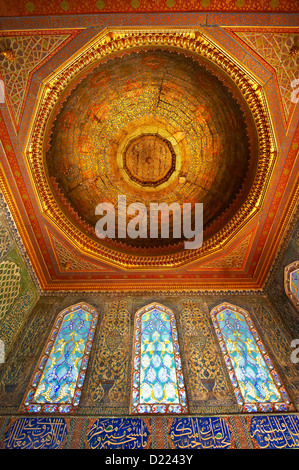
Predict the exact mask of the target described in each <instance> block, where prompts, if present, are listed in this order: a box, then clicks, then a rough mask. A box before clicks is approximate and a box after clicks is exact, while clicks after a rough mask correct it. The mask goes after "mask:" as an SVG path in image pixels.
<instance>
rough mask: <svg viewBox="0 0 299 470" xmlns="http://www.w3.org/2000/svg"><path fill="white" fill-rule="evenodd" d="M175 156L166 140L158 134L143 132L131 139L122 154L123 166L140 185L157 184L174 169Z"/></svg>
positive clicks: (162, 181) (166, 178) (164, 179)
mask: <svg viewBox="0 0 299 470" xmlns="http://www.w3.org/2000/svg"><path fill="white" fill-rule="evenodd" d="M175 162H176V156H175V153H174V150H173V148H172V145H171V143H170V142H168V140H166V139H164V138H162V137H160V136H159V135H158V134H143V135H140V136H138V137H135V138H134V139H132V140H131V141H130V142H129V143H128V145H127V147H126V149H125V151H124V155H123V167H124V169H125V171H126V172H127V174H128V175H129V177H130V178H131V179H132V180H133V181H135V182H136V183H139V184H140V185H141V186H154V187H156V186H158V185H159V184H162V183H164V181H167V180H168V178H169V177H170V176H171V174H172V173H173V171H174V169H175Z"/></svg>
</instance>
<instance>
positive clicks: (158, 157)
mask: <svg viewBox="0 0 299 470" xmlns="http://www.w3.org/2000/svg"><path fill="white" fill-rule="evenodd" d="M45 141H46V143H47V145H46V149H45V163H46V170H47V174H48V180H49V183H50V185H51V187H52V191H53V193H54V194H55V198H56V200H57V202H58V203H59V205H60V207H61V208H62V210H63V211H64V212H65V213H66V215H67V217H68V218H69V219H70V220H72V222H73V223H74V224H76V226H77V227H79V228H80V230H82V231H83V232H84V233H86V234H88V236H89V237H91V238H93V239H94V240H96V241H97V243H100V244H104V245H106V246H109V247H111V248H114V247H115V248H117V249H118V250H119V249H122V250H124V251H125V252H127V253H130V252H132V253H136V252H141V253H145V254H148V253H150V254H156V253H162V252H172V251H180V250H182V249H183V248H184V245H183V239H182V238H181V239H179V238H174V236H173V233H172V231H170V237H169V238H161V237H160V236H159V237H158V238H150V237H147V238H135V239H132V238H129V237H127V238H117V230H116V238H115V239H108V238H106V239H105V240H99V239H98V238H97V237H96V236H95V225H96V223H97V221H98V220H99V216H98V215H95V209H96V206H97V205H98V204H99V203H102V202H109V203H111V204H113V206H114V207H115V208H116V212H117V206H118V196H119V195H125V196H126V202H127V206H128V205H129V204H131V203H133V202H141V203H143V204H145V206H146V207H147V209H148V213H149V205H150V203H155V202H156V203H160V202H165V203H167V204H168V205H170V204H172V203H173V202H177V203H179V204H180V205H181V206H182V204H183V203H188V202H189V203H191V204H192V207H194V203H196V202H199V203H203V211H204V216H203V217H204V240H206V239H207V238H209V237H211V236H213V234H215V233H217V231H219V230H220V229H221V228H223V227H224V226H225V224H226V223H227V222H228V221H229V220H230V219H231V218H232V217H233V215H234V214H235V213H236V211H237V210H238V209H239V207H240V206H241V204H242V203H243V202H244V200H245V199H246V197H247V195H248V192H249V190H250V188H251V185H252V182H253V179H254V176H255V170H256V166H257V160H258V145H257V133H256V130H255V126H254V123H253V119H252V117H251V114H250V112H249V109H248V107H247V105H246V102H245V100H244V99H243V98H242V97H241V93H239V91H238V90H237V87H236V86H235V85H234V83H233V81H232V80H230V79H229V78H228V76H227V75H226V74H224V73H222V72H221V71H220V69H219V68H217V67H215V66H213V64H212V63H211V62H209V61H207V60H204V59H203V58H199V56H198V57H195V56H190V55H189V56H188V55H187V54H183V53H182V52H179V51H167V50H163V49H155V50H153V49H151V48H148V49H147V50H140V51H138V52H132V51H130V52H129V53H126V54H124V53H122V55H121V56H116V57H115V56H114V57H113V58H111V59H109V60H106V61H105V62H103V63H100V64H99V65H97V67H96V68H94V69H93V70H92V71H89V73H85V76H80V81H79V80H78V79H77V81H76V83H75V84H73V85H72V86H71V87H70V88H69V89H68V91H67V94H65V95H64V97H63V100H60V101H59V102H58V104H57V106H56V108H55V112H54V113H53V115H52V119H51V121H50V124H49V125H48V128H47V134H46V138H45ZM128 217H130V216H128ZM127 220H129V218H128V219H127ZM116 222H117V217H116ZM171 227H172V224H171V223H170V228H171ZM159 235H160V234H159Z"/></svg>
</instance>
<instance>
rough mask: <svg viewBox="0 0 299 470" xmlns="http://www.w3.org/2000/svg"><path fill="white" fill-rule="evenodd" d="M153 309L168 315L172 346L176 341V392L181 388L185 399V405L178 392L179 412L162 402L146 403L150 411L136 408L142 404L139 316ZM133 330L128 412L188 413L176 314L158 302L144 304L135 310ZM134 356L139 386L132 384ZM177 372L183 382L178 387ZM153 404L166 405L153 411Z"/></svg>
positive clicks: (160, 414) (134, 368)
mask: <svg viewBox="0 0 299 470" xmlns="http://www.w3.org/2000/svg"><path fill="white" fill-rule="evenodd" d="M154 309H157V310H159V311H160V312H164V313H166V314H167V315H169V316H170V324H171V334H172V340H173V346H174V343H176V345H177V346H176V348H175V347H174V348H173V350H174V355H175V357H179V367H178V364H177V362H176V360H175V374H176V381H177V388H178V394H179V390H183V394H184V395H185V401H186V405H183V404H182V403H181V399H180V394H179V402H180V404H179V406H181V408H182V411H181V412H178V411H177V412H175V411H171V410H169V406H171V405H169V404H163V403H162V402H161V403H157V404H148V406H150V411H145V412H141V411H138V410H137V408H138V406H139V405H143V404H141V403H140V367H141V365H140V358H141V348H140V343H141V317H142V316H143V314H144V313H147V312H149V311H151V310H154ZM138 322H139V325H138ZM133 331H134V333H133V334H134V336H133V351H132V377H131V393H130V414H131V415H133V416H145V415H151V416H163V415H171V416H174V415H176V416H181V415H185V414H188V413H189V406H188V397H187V391H186V382H185V379H184V371H183V361H182V355H181V348H180V344H179V335H178V328H177V321H176V316H175V314H174V312H173V311H172V310H171V309H169V308H167V307H165V306H164V305H162V304H160V303H158V302H153V303H151V304H148V305H145V306H144V307H142V308H140V309H139V310H137V312H136V313H135V315H134V330H133ZM174 333H175V334H176V338H175V337H174ZM138 338H139V339H138ZM136 348H137V349H138V350H139V356H137V354H136V352H135V351H136ZM175 351H177V352H175ZM136 357H139V369H138V371H139V386H138V387H136V386H134V382H135V375H137V374H136V372H137V369H136V365H135V360H136ZM178 372H179V373H180V375H181V381H182V384H183V386H181V387H179V384H178V375H177V373H178ZM136 391H137V393H136ZM135 393H136V395H137V396H138V404H137V405H134V404H133V399H134V396H133V395H134V394H135ZM155 406H161V407H162V406H163V407H166V410H165V411H154V409H153V408H154V407H155Z"/></svg>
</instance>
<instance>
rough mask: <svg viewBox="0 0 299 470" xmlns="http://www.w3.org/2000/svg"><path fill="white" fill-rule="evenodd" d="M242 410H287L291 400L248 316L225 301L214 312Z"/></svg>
mask: <svg viewBox="0 0 299 470" xmlns="http://www.w3.org/2000/svg"><path fill="white" fill-rule="evenodd" d="M211 316H212V321H213V324H214V327H215V330H216V334H217V337H218V339H219V343H220V347H221V350H222V352H223V355H224V360H225V363H226V366H227V368H228V371H229V376H230V379H231V382H232V385H233V387H234V391H235V394H236V398H237V402H238V404H239V405H240V409H241V411H247V412H254V411H288V410H289V409H291V408H292V405H291V402H290V399H289V397H288V395H287V393H286V390H285V388H284V386H283V385H282V383H281V381H280V379H279V377H278V375H277V373H276V371H275V369H274V367H273V364H272V362H271V360H270V357H269V355H268V354H267V352H266V350H265V348H264V345H263V343H262V341H261V339H260V337H259V335H258V333H257V331H256V329H255V327H254V325H253V323H252V321H251V319H250V317H249V314H248V313H247V312H246V311H245V310H243V309H241V308H239V307H236V306H232V305H229V304H227V303H224V304H222V305H219V306H218V307H216V308H214V309H213V310H212V312H211Z"/></svg>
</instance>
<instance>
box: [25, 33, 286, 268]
mask: <svg viewBox="0 0 299 470" xmlns="http://www.w3.org/2000/svg"><path fill="white" fill-rule="evenodd" d="M150 48H156V49H157V48H162V49H163V48H164V49H169V50H175V51H179V52H183V53H185V54H186V55H191V56H192V57H194V58H195V59H196V57H198V58H199V57H202V58H204V59H206V60H208V61H211V62H212V63H213V64H214V66H216V67H217V68H219V69H220V70H222V71H223V72H224V73H225V74H227V76H228V77H230V79H231V80H233V82H234V83H235V84H236V86H237V87H238V89H239V91H240V93H241V95H242V96H243V97H244V99H245V100H246V102H247V105H248V107H249V109H250V112H251V115H252V117H253V120H254V122H255V126H256V130H257V134H258V140H259V158H258V164H257V170H256V175H255V179H254V182H253V185H252V187H251V190H250V192H249V194H248V197H247V199H246V201H245V202H244V203H243V205H242V206H241V207H240V208H239V210H238V211H237V213H236V214H235V215H234V216H233V217H232V219H231V220H230V221H229V222H228V223H227V224H226V225H225V226H224V227H223V229H221V230H220V231H219V232H218V233H216V234H215V235H214V236H212V237H211V238H209V239H208V240H206V241H204V243H203V245H202V246H201V248H199V249H197V250H185V251H181V252H179V253H173V254H165V255H160V256H155V257H149V256H142V255H134V254H127V253H124V252H118V251H116V250H113V249H111V248H108V247H105V246H104V245H102V244H100V242H98V241H96V240H93V239H92V238H90V237H88V235H86V234H85V233H83V232H82V231H81V230H80V229H79V228H78V227H76V226H75V224H74V223H72V222H71V221H70V220H69V219H68V218H67V217H66V216H65V214H64V213H63V212H62V210H61V209H60V207H59V206H58V204H57V202H56V200H55V197H54V195H53V193H52V190H51V187H50V185H49V182H48V179H47V173H46V169H45V165H44V153H45V150H44V147H45V142H44V135H45V134H46V131H47V128H48V125H49V122H50V121H51V118H52V116H53V114H54V111H55V107H56V105H57V104H58V102H59V101H60V100H61V98H62V96H63V94H64V93H65V90H67V89H68V87H69V86H70V85H71V83H72V81H73V80H75V79H76V77H78V74H79V73H81V72H83V71H84V73H87V72H88V71H89V70H90V69H91V68H93V67H95V66H96V65H99V64H100V61H101V60H107V59H108V58H110V57H113V56H116V55H119V54H125V53H127V52H130V51H136V50H140V49H150ZM273 135H274V134H273V130H272V128H271V122H270V119H269V114H268V109H267V102H266V99H265V96H264V92H263V89H262V88H261V86H260V84H259V83H257V82H256V81H255V79H254V78H253V77H250V76H249V75H248V74H247V73H246V72H245V71H244V69H243V68H242V67H241V65H240V64H238V63H237V62H236V60H233V59H232V58H231V57H230V56H229V55H228V53H227V52H226V51H224V50H221V49H220V47H219V46H216V45H215V44H214V43H213V42H212V40H211V39H210V38H209V37H208V36H207V35H206V33H204V32H201V31H199V30H198V31H190V30H188V31H187V30H181V31H180V30H175V31H173V30H164V31H162V30H158V29H157V30H155V31H153V30H150V31H149V30H136V31H134V30H128V31H124V30H113V31H112V30H108V29H107V30H105V31H104V32H103V33H101V34H100V35H99V36H98V37H97V38H95V39H94V40H92V41H91V42H90V43H89V44H88V45H87V46H85V47H84V48H83V49H82V50H80V51H79V52H78V53H77V54H76V55H75V56H74V57H72V58H71V59H70V60H69V61H68V62H67V63H65V64H64V65H63V66H61V67H60V68H59V69H58V70H57V71H56V72H54V73H53V74H52V75H51V76H50V77H49V78H48V79H47V80H45V81H44V83H43V85H42V86H41V89H40V92H39V96H38V102H37V105H36V109H35V113H34V116H33V119H32V123H31V130H30V133H29V135H28V138H27V141H26V146H25V155H26V158H27V163H28V168H29V173H30V175H31V178H32V180H33V184H34V187H35V190H36V193H37V197H38V200H39V202H40V206H41V210H42V213H43V215H44V216H45V217H46V218H47V219H48V220H49V221H50V222H51V224H53V225H54V226H55V227H56V228H57V229H58V230H59V231H60V232H62V233H63V234H64V236H65V237H66V238H67V239H68V240H69V241H70V242H71V243H72V244H73V245H74V246H75V247H76V248H77V249H79V250H80V251H81V252H84V253H85V254H88V255H90V256H92V257H93V258H97V259H101V260H103V261H105V262H106V263H108V264H110V265H115V266H117V267H119V268H123V269H128V268H134V267H138V268H144V269H157V268H169V267H175V266H180V265H184V264H186V263H188V262H190V261H194V260H196V259H198V258H200V257H202V256H206V255H207V254H210V253H212V252H215V251H217V250H219V249H221V248H222V247H223V246H224V245H225V244H226V243H228V242H229V240H231V239H232V238H233V237H234V236H235V235H236V234H237V233H238V232H239V231H240V229H241V228H243V227H244V226H245V225H246V224H247V223H248V222H249V221H250V220H251V219H252V218H253V217H254V216H255V215H256V214H257V213H258V212H259V210H260V208H261V207H262V203H263V199H264V196H265V193H266V191H267V187H268V185H269V181H270V177H271V173H272V170H273V167H274V164H275V160H276V155H277V149H276V144H275V142H274V137H273Z"/></svg>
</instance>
